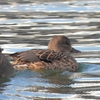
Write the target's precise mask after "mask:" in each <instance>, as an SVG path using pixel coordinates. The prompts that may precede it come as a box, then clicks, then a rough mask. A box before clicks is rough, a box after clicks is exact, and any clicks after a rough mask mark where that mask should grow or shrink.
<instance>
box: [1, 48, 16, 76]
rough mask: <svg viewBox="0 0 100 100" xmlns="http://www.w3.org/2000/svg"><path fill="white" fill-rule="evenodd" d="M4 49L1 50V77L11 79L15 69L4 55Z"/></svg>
mask: <svg viewBox="0 0 100 100" xmlns="http://www.w3.org/2000/svg"><path fill="white" fill-rule="evenodd" d="M2 51H3V49H2V48H0V77H3V76H6V77H9V76H11V75H13V74H14V68H13V66H12V65H11V64H10V62H9V61H8V59H7V57H6V56H5V55H4V54H2Z"/></svg>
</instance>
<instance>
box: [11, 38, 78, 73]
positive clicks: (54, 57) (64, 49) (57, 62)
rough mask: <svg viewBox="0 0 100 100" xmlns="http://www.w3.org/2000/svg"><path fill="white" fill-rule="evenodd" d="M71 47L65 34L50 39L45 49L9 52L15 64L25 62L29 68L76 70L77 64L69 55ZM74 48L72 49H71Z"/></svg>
mask: <svg viewBox="0 0 100 100" xmlns="http://www.w3.org/2000/svg"><path fill="white" fill-rule="evenodd" d="M71 49H72V47H71V44H70V41H69V39H68V38H67V37H65V36H56V37H54V38H53V39H51V40H50V42H49V44H48V49H47V50H34V49H31V50H28V51H22V52H17V53H14V54H10V56H11V57H12V58H13V59H14V60H15V63H14V65H16V64H26V65H27V67H28V68H29V69H59V70H68V71H76V70H77V68H78V64H77V62H76V60H75V59H74V58H73V57H72V56H71V55H70V51H71ZM73 50H74V49H73Z"/></svg>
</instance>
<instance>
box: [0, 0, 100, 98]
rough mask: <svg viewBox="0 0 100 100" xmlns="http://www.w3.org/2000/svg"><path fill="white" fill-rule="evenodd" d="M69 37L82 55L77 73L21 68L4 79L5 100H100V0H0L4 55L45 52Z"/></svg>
mask: <svg viewBox="0 0 100 100" xmlns="http://www.w3.org/2000/svg"><path fill="white" fill-rule="evenodd" d="M56 35H65V36H68V37H69V39H70V41H71V43H72V46H73V47H74V48H76V49H78V50H80V51H82V53H81V54H78V55H75V54H74V55H73V56H74V57H75V59H76V60H77V62H78V64H79V66H80V68H79V70H78V72H74V73H71V72H67V71H64V72H58V71H54V70H53V71H51V70H40V71H34V70H21V71H18V72H16V73H15V74H14V76H13V77H11V78H6V77H5V78H0V100H85V99H86V100H99V99H100V0H1V1H0V46H1V47H2V48H4V49H5V50H4V52H3V53H5V54H9V53H13V52H17V51H22V50H29V49H31V48H34V49H46V48H47V44H48V42H49V40H50V39H51V38H52V37H53V36H56Z"/></svg>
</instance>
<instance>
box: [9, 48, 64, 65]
mask: <svg viewBox="0 0 100 100" xmlns="http://www.w3.org/2000/svg"><path fill="white" fill-rule="evenodd" d="M10 56H11V57H12V58H13V59H14V60H15V61H17V64H24V63H25V62H37V61H40V60H43V61H53V60H59V59H61V58H62V57H63V56H64V55H63V54H62V53H60V52H54V51H51V50H34V49H32V50H28V51H23V52H16V53H14V54H10Z"/></svg>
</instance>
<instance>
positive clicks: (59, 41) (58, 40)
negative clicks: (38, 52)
mask: <svg viewBox="0 0 100 100" xmlns="http://www.w3.org/2000/svg"><path fill="white" fill-rule="evenodd" d="M48 49H49V50H54V51H56V52H63V53H64V52H67V53H68V52H70V51H71V44H70V41H69V39H68V38H67V37H66V36H63V35H60V36H55V37H54V38H52V39H51V40H50V42H49V44H48Z"/></svg>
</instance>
